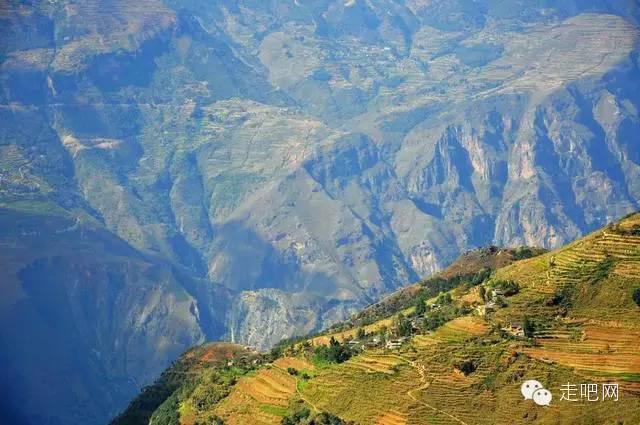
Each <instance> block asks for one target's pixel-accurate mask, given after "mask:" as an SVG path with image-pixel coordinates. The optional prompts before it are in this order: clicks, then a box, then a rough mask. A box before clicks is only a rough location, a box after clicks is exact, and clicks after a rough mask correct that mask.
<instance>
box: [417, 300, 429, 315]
mask: <svg viewBox="0 0 640 425" xmlns="http://www.w3.org/2000/svg"><path fill="white" fill-rule="evenodd" d="M415 312H416V315H417V316H423V315H424V314H425V313H426V312H427V304H426V302H425V299H424V296H420V297H418V299H417V300H416V311H415Z"/></svg>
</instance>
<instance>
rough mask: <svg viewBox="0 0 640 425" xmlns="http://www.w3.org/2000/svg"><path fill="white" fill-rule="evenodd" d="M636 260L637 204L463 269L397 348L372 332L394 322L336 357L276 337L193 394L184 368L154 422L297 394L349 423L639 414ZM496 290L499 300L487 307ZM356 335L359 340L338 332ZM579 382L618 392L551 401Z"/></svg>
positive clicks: (626, 417)
mask: <svg viewBox="0 0 640 425" xmlns="http://www.w3.org/2000/svg"><path fill="white" fill-rule="evenodd" d="M464 261H465V260H464V259H461V261H460V262H464ZM639 270H640V213H637V214H633V215H631V216H629V217H627V218H625V219H623V220H622V221H621V222H619V223H617V224H615V225H611V226H608V227H607V228H605V229H602V230H600V231H597V232H595V233H593V234H591V235H589V236H587V237H585V238H583V239H579V240H578V241H576V242H574V243H571V244H569V245H567V246H566V247H563V248H560V249H559V250H557V251H553V252H549V253H546V254H543V255H540V256H536V257H533V258H530V259H525V260H522V261H517V262H515V263H513V264H510V265H507V266H504V267H501V268H499V269H497V270H496V271H495V272H494V273H492V274H491V276H488V277H486V278H485V280H484V281H483V282H482V283H480V284H479V285H476V286H473V285H469V282H466V281H465V282H462V283H460V284H459V286H458V287H456V288H454V289H453V290H452V291H451V292H450V294H451V295H452V300H451V301H450V303H451V304H447V302H446V301H444V302H441V301H440V299H446V297H442V296H441V297H437V298H436V297H434V298H433V299H432V300H430V301H429V302H428V305H429V306H430V308H428V309H427V311H426V313H423V314H421V315H420V317H424V320H425V323H426V324H429V323H430V319H433V318H434V317H437V316H438V315H443V314H452V316H450V317H449V318H448V320H446V321H445V322H444V323H442V324H439V325H437V326H435V327H431V328H429V329H427V328H421V329H417V330H413V331H412V332H411V334H407V338H408V339H407V340H406V341H405V342H404V343H403V344H402V346H401V347H400V348H392V349H388V348H387V349H385V348H381V347H380V346H377V347H376V346H375V345H371V344H373V341H375V338H380V337H382V338H393V335H394V334H397V333H398V332H400V329H401V328H402V325H399V327H397V328H394V327H393V325H392V326H389V327H388V328H387V329H386V330H384V329H383V328H380V329H379V330H377V331H375V332H374V331H370V330H369V328H367V335H360V336H358V337H356V334H360V332H356V331H357V329H356V328H353V329H351V333H350V336H347V337H346V338H345V342H344V344H338V345H337V347H343V348H342V350H347V352H351V358H348V360H347V361H338V362H335V361H331V360H327V358H326V357H321V355H320V353H322V352H324V351H322V349H321V348H320V346H319V345H318V344H321V343H326V341H325V340H320V339H318V338H315V339H312V340H310V341H312V343H311V344H309V341H307V342H305V341H304V340H301V341H297V342H295V343H294V344H292V345H285V346H282V347H281V349H280V350H275V351H273V352H272V353H271V354H270V355H265V356H264V357H263V358H260V359H259V360H258V363H261V365H259V366H255V365H253V363H251V362H249V363H245V364H243V363H242V362H241V361H240V359H238V358H236V359H235V360H236V362H235V363H234V366H233V367H232V368H229V367H218V368H217V370H218V372H216V373H235V374H236V377H237V381H235V383H233V384H230V385H228V386H227V387H226V389H225V391H224V394H225V395H224V396H223V397H221V398H220V399H219V400H218V401H216V402H214V403H209V404H199V403H198V400H199V399H200V398H199V397H201V394H202V393H203V392H206V390H207V388H209V389H211V386H210V384H207V380H206V379H205V375H203V374H194V375H192V381H191V385H190V386H189V387H183V388H182V391H181V392H179V394H180V395H179V397H178V402H177V403H175V404H174V406H176V408H179V410H178V412H177V414H176V415H175V416H174V417H173V419H170V420H169V419H167V418H169V415H167V412H166V411H164V413H163V416H161V417H162V418H165V420H163V421H159V422H154V423H161V424H193V423H198V422H199V421H202V420H207V418H209V419H211V418H218V419H219V420H222V421H224V423H225V424H244V423H259V424H279V423H281V419H282V418H283V417H285V416H289V417H293V416H291V415H292V413H293V412H301V411H303V410H304V408H305V407H306V408H307V409H309V410H310V411H326V412H329V413H331V414H333V415H335V416H337V417H340V418H342V419H344V420H351V421H355V423H359V424H373V423H375V424H409V423H416V424H424V423H442V424H453V423H458V424H460V423H462V424H496V423H515V424H527V423H532V421H534V422H535V423H540V424H552V423H553V424H574V423H634V421H635V419H636V418H637V417H638V415H640V353H638V351H637V346H638V343H640V331H639V329H640V326H639V321H640V274H639V273H638V271H639ZM505 282H515V283H509V284H506V283H505ZM479 288H482V289H484V292H485V298H486V299H487V301H486V302H485V301H483V300H482V299H481V298H480V296H479V295H478V293H479ZM508 288H511V289H510V290H509V289H508ZM513 288H515V289H513ZM493 292H496V293H497V295H496V294H493V295H492V293H493ZM634 294H636V295H635V301H634ZM491 298H492V300H490V299H491ZM498 298H502V300H499V299H498ZM494 302H495V303H497V304H499V305H498V307H497V308H496V309H495V310H494V309H492V310H489V309H488V305H489V304H490V303H494ZM480 307H482V309H485V307H486V313H485V312H484V311H482V312H480V311H479V310H478V308H480ZM398 312H399V310H397V311H396V312H395V313H398ZM408 319H409V320H412V321H413V320H416V319H417V316H416V313H415V312H413V313H409V316H408ZM394 323H400V322H394ZM521 326H523V327H524V329H523V328H521ZM523 333H524V334H523ZM336 337H338V338H340V336H339V335H336ZM354 337H356V338H359V339H360V340H359V342H358V343H356V344H353V343H352V344H347V341H349V340H351V339H352V338H354ZM365 342H366V343H367V344H368V345H366V347H367V348H366V350H365V351H363V352H362V351H360V349H359V347H360V346H361V345H362V344H363V343H365ZM334 344H335V343H334ZM314 346H315V348H314ZM331 346H332V347H334V346H335V345H331ZM354 346H355V347H356V348H355V349H353V348H349V347H354ZM325 350H326V349H325ZM329 359H331V357H329ZM233 368H235V372H232V370H233ZM527 379H536V380H539V381H541V382H543V384H544V385H545V388H547V389H548V390H550V391H551V392H552V393H553V400H552V404H551V406H550V407H548V408H541V407H539V406H536V405H535V404H534V403H533V402H532V401H530V400H529V401H526V400H523V399H522V395H521V394H520V385H521V384H522V383H523V382H524V381H525V380H527ZM585 382H588V383H594V384H597V385H599V387H598V388H600V386H601V385H602V384H603V383H617V384H618V385H619V394H618V400H617V401H613V400H600V401H599V402H598V403H588V402H577V403H575V402H574V403H572V402H569V401H562V400H561V395H562V391H561V386H562V385H566V384H567V383H572V384H576V385H577V388H579V385H580V384H582V383H585ZM187 388H190V390H189V389H187ZM176 394H177V392H176ZM599 396H601V394H599ZM165 407H166V405H165ZM157 418H158V419H159V418H160V416H157ZM294 423H295V422H294Z"/></svg>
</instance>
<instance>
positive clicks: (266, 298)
mask: <svg viewBox="0 0 640 425" xmlns="http://www.w3.org/2000/svg"><path fill="white" fill-rule="evenodd" d="M639 19H640V11H639V9H638V6H637V5H636V4H635V3H634V2H631V1H624V0H619V1H614V0H612V1H607V2H584V1H570V0H568V1H563V2H548V1H546V0H539V1H514V2H509V3H508V4H507V3H505V2H498V1H493V0H482V1H474V2H470V1H464V0H439V1H430V2H427V1H390V0H376V1H360V0H357V1H350V2H340V1H332V0H322V1H314V2H311V3H309V2H301V1H292V2H280V1H279V2H264V1H252V0H243V1H219V2H215V4H211V2H204V1H199V0H192V1H184V2H174V1H164V2H161V1H158V0H145V1H139V2H135V4H133V3H131V2H122V1H115V2H110V3H109V4H103V3H101V2H95V1H85V0H83V1H73V2H72V1H60V2H53V3H52V2H39V1H35V2H29V3H27V2H19V1H11V2H8V3H7V2H5V3H4V4H2V5H0V40H2V42H0V62H1V65H0V115H1V119H0V137H1V139H0V202H1V205H2V207H4V208H8V209H9V210H11V211H16V210H18V211H23V210H24V208H23V207H24V205H33V203H42V202H44V203H46V205H56V206H57V208H62V209H64V210H65V211H66V212H65V214H66V215H68V216H69V217H71V218H70V220H72V221H73V220H74V218H73V217H90V218H91V220H93V222H95V223H96V226H99V227H100V228H101V229H102V231H104V232H108V233H109V234H110V237H113V238H117V239H118V240H120V241H121V243H122V244H123V245H118V247H116V248H114V249H115V251H113V255H115V254H118V252H119V250H120V249H121V248H119V247H120V246H125V245H127V244H128V245H127V246H130V248H131V249H132V250H133V251H123V252H126V254H118V255H119V256H120V257H121V261H124V262H126V261H127V260H126V259H127V258H128V257H129V255H130V254H129V252H136V253H137V255H142V256H143V257H144V258H148V259H149V258H150V259H153V261H152V262H153V264H158V265H159V264H164V267H166V268H170V269H173V270H174V272H169V271H166V274H163V273H160V274H159V275H152V276H151V275H149V276H151V277H149V276H147V275H146V273H148V272H147V271H144V270H146V269H145V268H144V267H142V266H139V267H142V268H134V270H130V269H128V268H127V267H125V266H122V267H121V266H119V265H118V266H116V268H117V269H119V273H124V274H123V275H121V277H120V278H117V279H116V278H114V279H115V280H110V279H111V278H107V277H102V278H100V280H101V281H105V282H107V281H108V282H110V283H108V284H107V283H105V284H104V285H106V287H108V288H111V287H112V286H113V287H114V288H115V287H117V285H116V283H114V282H124V283H122V285H124V287H126V288H128V289H127V291H126V292H127V294H128V295H126V297H129V296H131V297H135V302H133V301H130V302H122V303H121V304H122V305H121V308H123V311H122V312H121V313H119V314H118V317H123V318H124V317H130V318H131V319H127V320H125V321H124V322H123V324H122V326H123V327H122V329H123V332H124V331H125V329H127V328H129V329H130V331H131V332H133V333H132V334H131V335H132V338H141V339H140V340H139V341H144V344H148V345H149V346H161V347H168V346H171V347H174V348H172V349H171V350H173V351H171V350H168V351H163V353H165V354H162V355H161V356H160V357H157V358H156V357H153V359H155V360H151V359H149V360H148V363H147V365H148V366H149V367H150V368H152V369H153V368H155V370H160V368H161V367H163V366H164V364H161V363H163V362H164V363H166V362H167V361H168V359H169V358H171V355H172V353H174V352H175V351H177V350H179V348H178V347H183V346H186V345H189V344H191V343H194V342H197V341H199V340H200V339H202V338H204V337H207V338H217V337H222V336H224V337H226V338H228V339H233V340H234V341H238V342H243V343H247V344H250V345H253V346H256V347H266V346H268V345H269V344H271V343H273V342H275V341H277V340H279V339H280V338H282V337H285V336H290V335H292V334H295V333H302V332H307V331H309V330H312V329H317V328H319V327H322V326H324V325H326V324H328V323H330V322H332V321H337V320H340V319H343V318H345V317H346V316H347V315H348V314H349V312H350V311H353V309H355V308H357V307H360V306H363V305H365V304H367V303H369V302H371V301H373V300H375V299H377V298H378V297H380V296H381V295H382V294H385V293H387V292H389V291H391V290H393V289H395V288H397V287H398V286H400V285H402V284H405V283H407V282H409V281H412V280H416V279H417V278H418V277H420V276H424V275H427V274H430V273H433V272H434V271H437V270H439V269H441V268H442V267H443V266H444V265H446V264H448V263H449V262H450V261H452V260H453V259H454V258H455V257H456V256H457V255H458V254H459V253H461V252H463V251H466V250H468V249H470V248H473V247H476V246H481V245H486V244H490V243H495V244H500V245H520V244H527V245H539V246H544V247H555V246H559V245H561V244H563V243H565V242H567V241H570V240H572V239H574V238H576V237H577V236H579V235H581V234H583V233H585V232H588V231H590V230H592V229H595V228H597V227H599V226H602V225H603V224H605V223H606V222H608V221H610V220H612V219H614V218H616V217H619V216H621V215H623V214H624V213H626V212H629V211H631V210H633V209H637V207H638V200H639V199H640V186H639V183H638V182H640V178H639V177H640V176H639V173H640V147H639V145H638V144H637V143H636V142H635V139H636V138H635V136H634V135H635V134H637V132H638V130H639V127H640V118H639V116H638V108H639V107H640V97H638V96H639V95H638V93H640V87H639V86H640V78H638V77H639V76H640V70H639V65H640V64H639V62H638V22H639ZM29 208H31V207H29ZM47 208H49V207H47ZM40 213H42V211H40ZM44 215H45V216H46V215H47V214H44ZM5 223H6V224H4V225H3V226H8V227H11V225H10V224H9V223H10V221H7V222H5ZM21 242H22V241H20V238H14V239H12V242H11V243H12V244H15V245H16V246H19V245H20V243H21ZM47 245H48V244H47V243H46V240H45V239H43V240H42V242H41V243H38V244H36V245H34V250H35V251H36V252H39V250H41V251H42V255H36V256H34V257H33V258H31V257H29V260H28V261H26V260H25V261H23V262H21V263H20V264H21V266H20V267H17V268H15V269H8V270H9V272H6V273H4V275H5V276H7V279H11V280H12V281H16V280H15V279H18V280H17V281H16V282H18V283H16V284H15V288H20V287H21V286H24V285H27V286H28V285H32V286H33V287H38V285H48V287H60V288H61V289H60V290H61V291H63V292H64V293H69V292H68V291H67V290H66V289H64V290H63V289H62V288H63V287H64V288H66V286H65V285H69V284H70V283H69V281H68V278H69V277H70V276H78V277H77V279H76V281H75V282H76V286H77V287H78V290H79V291H80V292H78V293H77V294H76V295H74V296H73V297H71V298H69V304H70V305H71V306H76V305H86V306H87V307H86V309H87V310H88V311H93V313H92V314H106V313H104V311H105V309H107V306H108V305H110V304H111V303H112V302H110V301H107V300H112V299H115V298H104V300H103V301H101V302H99V301H98V300H99V298H100V297H99V296H98V295H99V294H97V293H94V292H90V291H89V292H87V291H86V290H81V287H82V286H86V285H89V286H91V285H90V279H88V278H87V277H86V276H88V273H89V272H90V270H92V269H93V268H94V267H95V268H96V271H95V273H96V275H100V276H107V275H108V273H107V271H105V270H104V269H103V268H101V267H102V266H101V265H100V264H101V262H100V261H98V260H99V258H93V260H96V261H95V262H92V263H90V264H85V266H84V267H85V269H84V270H82V269H81V268H79V267H80V266H78V265H74V263H73V262H72V261H70V260H69V261H68V262H67V263H66V265H61V264H60V263H56V262H55V261H53V260H52V258H51V254H48V253H49V252H51V251H50V250H49V248H47ZM12 255H13V254H12ZM148 261H151V260H148ZM63 263H64V262H63ZM117 264H120V263H117ZM25 270H31V271H32V272H31V273H32V274H28V273H27V272H25ZM34 270H35V271H34ZM55 270H59V271H55ZM61 270H62V271H61ZM99 270H102V271H100V272H99ZM127 270H129V271H127ZM167 270H168V269H167ZM175 270H178V271H179V273H177V272H175ZM24 273H27V274H24ZM34 273H35V274H34ZM174 273H177V274H174ZM16 276H19V278H16ZM20 276H22V277H20ZM28 276H31V280H28V279H27V277H28ZM33 276H37V278H35V277H33ZM56 276H57V277H56ZM82 276H85V277H82ZM144 276H147V277H144ZM168 276H172V277H168ZM54 277H55V279H54ZM56 279H57V280H56ZM118 279H120V280H118ZM27 281H29V282H31V283H26V282H27ZM50 281H51V282H54V281H56V282H58V283H48V282H50ZM145 281H147V282H149V285H152V283H153V284H155V285H160V286H161V287H162V288H170V289H160V287H158V288H156V289H155V291H160V292H154V291H152V290H151V289H148V290H147V289H144V287H145V284H144V283H138V282H145ZM158 282H163V283H162V284H160V283H158ZM169 282H172V283H169ZM56 285H60V286H56ZM114 285H115V286H114ZM15 290H16V291H17V290H18V289H15ZM105 290H106V289H105ZM109 290H112V289H109ZM113 290H115V289H113ZM65 291H66V292H65ZM163 291H164V292H163ZM168 294H173V295H168ZM177 294H187V295H185V297H187V298H185V299H184V300H183V298H181V296H178V295H177ZM112 296H114V297H115V295H112ZM123 296H124V295H123ZM171 297H177V298H176V300H173V301H171V299H172V298H171ZM31 299H32V298H31V297H30V296H27V297H26V298H25V300H31ZM178 299H180V300H182V301H177V300H178ZM34 300H35V298H34ZM156 300H162V301H161V302H160V301H156ZM186 300H189V301H186ZM33 302H34V303H35V301H33ZM114 302H115V301H114ZM157 303H160V304H157ZM6 304H7V308H13V304H12V303H11V302H8V303H6ZM153 306H156V307H153ZM73 308H79V307H73ZM150 308H151V309H152V310H153V309H158V311H161V312H164V313H162V314H164V316H162V314H161V313H158V314H160V315H161V316H162V317H165V318H166V320H169V318H170V317H172V315H178V316H180V317H182V319H181V320H180V321H174V320H171V322H172V323H174V324H175V325H174V327H172V329H174V331H175V332H178V329H181V330H180V331H179V332H184V333H179V332H178V333H179V335H178V333H176V334H173V333H171V332H170V333H169V335H171V336H166V335H164V331H162V330H161V329H162V325H158V326H160V327H159V328H157V329H155V330H154V331H152V332H150V333H145V332H146V331H145V330H144V329H145V328H144V327H140V326H138V327H136V325H135V323H137V322H136V320H137V319H135V320H134V319H133V318H135V317H141V315H142V316H144V315H145V314H146V313H144V312H147V311H149V309H150ZM94 310H95V311H94ZM65 314H66V313H65ZM7 317H15V316H7ZM54 317H56V318H57V319H56V320H62V321H65V322H66V321H67V320H71V319H73V320H74V321H77V322H86V321H87V320H88V318H87V317H90V316H77V317H76V316H73V317H71V316H65V315H63V313H62V312H56V313H55V315H54ZM145 317H150V316H145ZM154 317H155V316H154ZM149 320H150V321H153V322H155V321H157V320H159V319H155V318H153V319H149ZM143 322H144V320H143ZM222 322H224V325H222ZM105 323H106V322H105ZM145 323H146V322H145ZM149 323H150V322H149ZM178 323H180V326H178V325H177V324H178ZM183 323H184V326H182V324H183ZM78 326H85V325H80V324H78ZM105 326H106V325H105ZM153 326H156V325H153ZM172 332H173V331H172ZM117 334H118V333H117V332H115V333H114V332H112V331H111V330H109V329H106V328H103V327H102V326H100V327H98V328H97V330H96V336H95V338H98V335H99V336H100V338H102V339H101V341H103V342H106V341H109V343H110V344H115V342H116V341H120V340H118V337H117ZM6 338H8V340H11V338H9V337H6ZM145 338H149V339H148V340H147V339H145ZM89 340H90V341H94V342H95V341H97V340H96V339H89ZM178 340H179V341H180V343H176V341H178ZM94 342H91V343H88V344H89V345H88V346H87V347H88V349H89V350H95V351H97V352H102V351H105V348H104V347H102V346H100V345H99V344H98V343H97V342H95V343H94ZM123 343H124V342H122V341H120V342H119V344H123ZM183 343H184V344H183ZM144 344H143V343H142V342H140V345H136V344H133V345H131V347H136V348H135V349H134V348H131V350H132V351H136V356H142V357H146V354H145V353H146V351H145V348H143V347H142V346H141V345H144ZM167 344H168V345H167ZM174 344H177V345H174ZM120 346H121V345H118V347H120ZM112 347H116V346H115V345H112ZM106 351H108V350H106ZM114 353H115V354H114V356H117V357H118V360H117V361H120V362H124V361H125V360H123V359H125V358H130V357H128V356H125V355H124V354H122V353H123V351H122V350H115V349H114ZM132 355H133V354H132ZM114 361H115V360H114ZM96 364H100V365H101V367H105V366H104V365H107V364H109V363H106V362H105V360H104V359H103V358H102V357H101V358H100V359H98V360H96ZM25 365H26V363H25ZM133 369H135V368H133ZM122 370H125V369H122ZM123 373H125V372H123ZM126 373H132V374H133V375H135V378H134V384H133V385H137V386H139V385H141V384H142V383H143V382H146V377H147V376H148V375H147V372H146V371H142V370H134V371H131V372H126ZM33 391H36V390H34V389H25V392H24V393H25V394H31V393H32V392H33ZM109 391H111V390H109ZM114 403H115V402H114ZM94 412H97V411H96V410H95V409H94ZM95 414H96V415H98V416H99V414H98V413H95ZM100 415H104V411H101V413H100ZM98 416H96V417H98Z"/></svg>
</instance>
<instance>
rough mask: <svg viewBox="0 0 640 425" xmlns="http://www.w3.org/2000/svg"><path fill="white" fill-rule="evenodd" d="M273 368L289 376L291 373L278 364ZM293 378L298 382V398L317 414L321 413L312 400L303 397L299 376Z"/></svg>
mask: <svg viewBox="0 0 640 425" xmlns="http://www.w3.org/2000/svg"><path fill="white" fill-rule="evenodd" d="M272 366H273V367H275V368H276V369H278V370H280V371H282V372H284V373H286V374H287V375H288V374H289V371H288V370H286V369H285V368H283V367H280V366H278V365H276V364H273V363H272ZM293 378H294V379H295V380H296V394H298V397H300V400H302V401H304V402H305V403H307V404H308V405H309V406H311V407H312V408H313V410H314V411H315V412H316V413H320V409H318V407H317V406H316V405H315V404H313V403H312V402H311V400H309V399H307V398H306V397H305V396H303V395H302V393H301V392H300V388H299V387H298V383H300V378H298V377H297V376H294V377H293Z"/></svg>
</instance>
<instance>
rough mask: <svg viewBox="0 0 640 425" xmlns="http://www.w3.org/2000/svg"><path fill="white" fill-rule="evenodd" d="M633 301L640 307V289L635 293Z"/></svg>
mask: <svg viewBox="0 0 640 425" xmlns="http://www.w3.org/2000/svg"><path fill="white" fill-rule="evenodd" d="M633 301H635V303H636V304H637V305H638V307H640V288H636V290H635V291H633Z"/></svg>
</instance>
